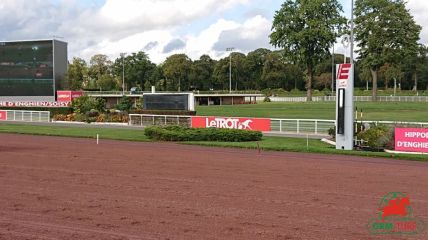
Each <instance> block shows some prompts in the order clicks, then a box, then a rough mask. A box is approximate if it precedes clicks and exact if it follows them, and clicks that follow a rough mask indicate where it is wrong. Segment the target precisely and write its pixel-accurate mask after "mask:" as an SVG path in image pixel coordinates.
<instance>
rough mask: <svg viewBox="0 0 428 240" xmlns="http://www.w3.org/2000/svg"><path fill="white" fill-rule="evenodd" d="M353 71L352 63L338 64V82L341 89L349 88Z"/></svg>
mask: <svg viewBox="0 0 428 240" xmlns="http://www.w3.org/2000/svg"><path fill="white" fill-rule="evenodd" d="M351 69H352V64H350V63H345V64H338V69H337V76H336V81H337V86H338V87H339V88H346V87H347V86H348V80H349V77H350V73H351Z"/></svg>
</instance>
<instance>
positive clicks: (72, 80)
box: [67, 57, 89, 90]
mask: <svg viewBox="0 0 428 240" xmlns="http://www.w3.org/2000/svg"><path fill="white" fill-rule="evenodd" d="M88 71H89V69H88V65H87V64H86V61H85V60H83V59H81V58H76V57H75V58H73V61H72V62H71V64H69V65H68V70H67V78H68V84H69V86H70V89H71V90H80V89H82V88H83V87H84V85H85V84H84V83H86V81H87V80H88V79H87V78H88Z"/></svg>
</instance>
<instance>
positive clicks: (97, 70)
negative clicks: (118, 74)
mask: <svg viewBox="0 0 428 240" xmlns="http://www.w3.org/2000/svg"><path fill="white" fill-rule="evenodd" d="M89 64H90V67H89V76H90V77H91V78H93V79H98V77H99V76H101V75H104V74H110V73H111V66H112V62H111V61H110V59H109V58H108V56H107V55H104V54H96V55H94V56H92V57H91V59H90V61H89Z"/></svg>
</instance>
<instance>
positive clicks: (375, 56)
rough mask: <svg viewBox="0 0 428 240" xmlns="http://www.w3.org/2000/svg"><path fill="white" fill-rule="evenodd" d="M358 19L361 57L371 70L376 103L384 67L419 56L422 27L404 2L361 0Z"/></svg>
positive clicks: (358, 3)
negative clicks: (417, 52)
mask: <svg viewBox="0 0 428 240" xmlns="http://www.w3.org/2000/svg"><path fill="white" fill-rule="evenodd" d="M355 16H356V18H355V24H356V28H355V38H356V40H357V42H358V46H359V50H358V53H359V58H360V59H361V60H362V63H363V65H365V66H366V67H367V68H368V69H370V73H371V76H372V83H373V88H372V98H373V100H374V101H376V99H377V84H378V72H379V69H380V67H381V66H383V65H384V64H385V63H390V64H393V65H399V64H400V62H401V59H403V58H406V56H412V55H415V54H416V51H417V46H418V45H417V41H418V40H419V33H420V31H421V27H420V26H419V25H417V24H416V23H415V21H414V19H413V17H412V16H411V15H410V13H409V12H408V10H407V9H406V7H405V3H404V1H403V0H357V1H356V2H355Z"/></svg>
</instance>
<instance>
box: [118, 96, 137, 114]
mask: <svg viewBox="0 0 428 240" xmlns="http://www.w3.org/2000/svg"><path fill="white" fill-rule="evenodd" d="M132 105H134V103H133V102H132V99H131V98H129V97H127V96H123V97H122V98H121V99H120V101H119V103H118V104H117V105H116V108H117V109H118V110H120V111H126V112H129V110H130V109H131V108H132Z"/></svg>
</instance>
